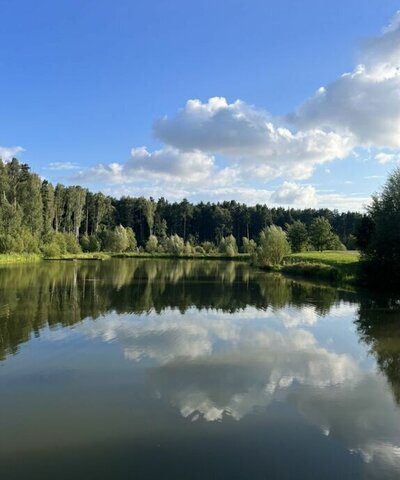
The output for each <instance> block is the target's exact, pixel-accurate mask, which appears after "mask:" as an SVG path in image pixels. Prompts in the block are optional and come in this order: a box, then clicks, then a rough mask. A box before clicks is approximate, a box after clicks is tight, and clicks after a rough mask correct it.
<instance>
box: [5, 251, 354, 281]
mask: <svg viewBox="0 0 400 480" xmlns="http://www.w3.org/2000/svg"><path fill="white" fill-rule="evenodd" d="M110 258H143V259H146V258H147V259H182V260H230V261H248V262H249V261H250V260H251V255H250V254H248V253H239V254H237V255H234V256H231V257H229V256H226V255H223V254H219V253H213V254H206V255H205V254H192V255H179V256H176V255H172V254H168V253H156V254H150V253H144V252H137V253H135V252H134V253H132V252H130V253H112V252H95V253H77V254H66V255H61V256H58V257H44V256H42V255H39V254H1V255H0V265H11V264H23V263H37V262H41V261H84V260H89V261H104V260H108V259H110ZM360 265H361V261H360V254H359V252H357V251H323V252H316V251H312V252H301V253H292V254H290V255H288V256H287V257H285V259H284V262H283V264H282V265H280V266H277V267H271V268H267V269H265V270H270V271H275V272H280V273H282V274H285V275H289V276H299V277H304V278H310V279H314V280H322V281H328V282H329V283H332V284H339V283H340V284H349V285H357V284H361V283H362V282H361V281H360V275H359V269H360Z"/></svg>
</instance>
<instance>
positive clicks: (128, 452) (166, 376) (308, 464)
mask: <svg viewBox="0 0 400 480" xmlns="http://www.w3.org/2000/svg"><path fill="white" fill-rule="evenodd" d="M399 309H400V306H399V304H398V303H397V302H396V300H394V299H391V298H386V297H384V296H375V295H372V294H355V293H351V292H340V291H338V290H335V289H332V288H327V287H322V286H321V287H317V286H312V285H307V284H304V283H299V282H295V281H291V280H288V279H284V278H282V277H280V276H276V275H272V274H265V273H263V272H259V271H256V270H252V269H250V268H249V267H248V266H247V265H246V264H241V263H233V262H232V263H228V262H216V261H208V262H207V261H193V262H192V261H168V260H134V259H132V260H112V261H107V262H87V263H84V262H81V263H75V262H62V263H50V262H49V263H43V264H40V265H29V266H12V267H11V266H10V267H3V268H1V269H0V478H1V479H4V480H25V479H29V480H32V479H33V480H34V479H41V480H43V479H44V480H46V479H51V480H53V479H57V480H64V479H68V480H71V479H73V480H81V479H82V480H91V479H93V480H101V479H139V480H141V479H163V480H164V479H174V480H178V479H185V480H187V479H205V480H208V479H229V480H234V479H249V480H258V479H260V480H261V479H279V480H282V479H296V480H298V479H307V480H309V479H318V480H320V479H323V480H327V479H351V480H356V479H379V480H381V479H398V478H400V408H399V402H400V314H399Z"/></svg>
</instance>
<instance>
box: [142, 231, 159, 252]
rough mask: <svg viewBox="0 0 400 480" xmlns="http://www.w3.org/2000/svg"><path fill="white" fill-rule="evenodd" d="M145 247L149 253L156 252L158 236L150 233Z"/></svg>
mask: <svg viewBox="0 0 400 480" xmlns="http://www.w3.org/2000/svg"><path fill="white" fill-rule="evenodd" d="M145 249H146V252H147V253H156V252H157V251H158V238H157V237H156V236H155V235H150V237H149V239H148V240H147V242H146V247H145Z"/></svg>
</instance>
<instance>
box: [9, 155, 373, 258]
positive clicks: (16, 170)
mask: <svg viewBox="0 0 400 480" xmlns="http://www.w3.org/2000/svg"><path fill="white" fill-rule="evenodd" d="M364 217H365V216H363V215H362V214H360V213H357V212H345V213H339V212H338V211H337V210H330V209H311V208H308V209H295V208H283V207H273V208H271V207H268V206H267V205H265V204H264V205H261V204H257V205H255V206H247V205H245V204H242V203H238V202H236V201H233V200H232V201H225V202H218V203H210V202H207V203H205V202H200V203H197V204H193V203H190V202H189V201H188V200H186V199H184V200H182V201H181V202H169V201H168V200H166V199H165V198H160V199H159V200H157V201H156V200H154V199H152V198H149V199H146V198H144V197H130V196H123V197H121V198H119V199H117V198H113V197H111V196H107V195H104V194H103V193H94V192H91V191H89V190H88V189H86V188H83V187H81V186H68V187H66V186H64V185H61V184H57V185H56V186H53V185H52V184H51V183H50V182H48V181H47V180H41V178H40V177H39V176H38V175H37V174H35V173H33V172H31V170H30V167H29V166H28V165H27V164H23V163H20V162H19V161H18V160H17V159H15V158H14V159H12V160H11V161H10V162H8V163H5V162H3V161H1V160H0V253H11V252H15V253H21V252H38V253H39V252H42V253H45V254H46V255H50V256H53V255H58V254H62V253H66V252H70V253H77V252H78V251H80V250H83V251H100V250H104V251H137V250H138V249H140V250H146V251H148V252H150V253H153V252H157V251H168V252H170V253H177V254H182V253H193V252H194V251H195V249H196V248H197V251H198V253H202V252H205V253H209V252H211V251H219V252H221V253H224V252H225V253H228V254H230V253H232V251H233V252H237V251H251V250H252V248H253V247H254V245H253V243H252V242H255V241H258V240H259V238H260V233H261V232H262V231H263V230H265V229H266V228H267V227H271V226H273V225H275V226H276V227H280V228H281V229H284V230H285V231H286V232H287V234H288V239H289V241H290V243H291V246H292V250H294V251H300V250H302V249H305V248H308V245H310V244H312V245H313V248H316V249H323V248H335V249H336V248H345V247H347V248H349V249H354V248H356V247H357V245H358V243H357V242H358V240H357V235H358V233H357V232H359V231H360V228H361V227H362V226H363V225H364V223H365V218H364ZM317 219H318V220H317ZM316 222H317V223H318V222H324V223H325V225H326V226H327V227H328V230H329V232H328V233H327V234H326V235H325V237H321V239H319V240H317V239H316V235H315V234H313V231H314V230H315V229H314V226H315V224H316ZM313 229H314V230H313ZM323 230H324V229H323V228H322V230H321V231H323ZM314 233H315V232H314ZM232 238H233V239H234V241H233V240H232Z"/></svg>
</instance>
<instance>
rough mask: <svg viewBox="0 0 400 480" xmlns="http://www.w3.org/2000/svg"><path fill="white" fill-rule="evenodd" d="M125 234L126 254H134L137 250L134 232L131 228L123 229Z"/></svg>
mask: <svg viewBox="0 0 400 480" xmlns="http://www.w3.org/2000/svg"><path fill="white" fill-rule="evenodd" d="M125 232H126V237H127V239H128V248H127V251H128V252H136V250H137V241H136V235H135V232H134V231H133V230H132V228H131V227H126V228H125Z"/></svg>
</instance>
